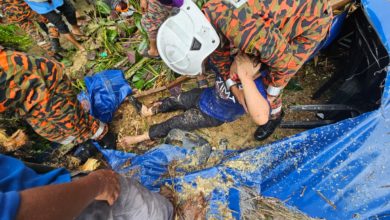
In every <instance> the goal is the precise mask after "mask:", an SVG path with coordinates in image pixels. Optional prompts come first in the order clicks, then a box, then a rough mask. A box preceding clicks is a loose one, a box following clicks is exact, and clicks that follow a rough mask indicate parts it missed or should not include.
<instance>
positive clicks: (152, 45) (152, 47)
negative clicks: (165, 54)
mask: <svg viewBox="0 0 390 220" xmlns="http://www.w3.org/2000/svg"><path fill="white" fill-rule="evenodd" d="M148 54H149V55H150V56H158V55H159V53H158V50H157V41H156V39H151V38H150V39H149V51H148Z"/></svg>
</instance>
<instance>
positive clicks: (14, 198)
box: [0, 191, 20, 220]
mask: <svg viewBox="0 0 390 220" xmlns="http://www.w3.org/2000/svg"><path fill="white" fill-rule="evenodd" d="M19 204H20V196H19V193H18V192H15V191H11V192H6V193H3V192H0V220H11V219H15V217H16V214H17V212H18V208H19Z"/></svg>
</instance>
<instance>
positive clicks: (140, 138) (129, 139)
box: [119, 132, 150, 148]
mask: <svg viewBox="0 0 390 220" xmlns="http://www.w3.org/2000/svg"><path fill="white" fill-rule="evenodd" d="M147 140H150V137H149V133H148V132H146V133H144V134H141V135H135V136H126V137H123V138H122V139H121V140H120V141H119V146H121V147H123V148H130V146H131V145H134V144H138V143H141V142H144V141H147Z"/></svg>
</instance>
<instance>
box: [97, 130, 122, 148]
mask: <svg viewBox="0 0 390 220" xmlns="http://www.w3.org/2000/svg"><path fill="white" fill-rule="evenodd" d="M117 138H118V135H117V134H114V133H112V132H111V131H108V132H107V134H106V135H104V137H103V138H101V139H100V140H98V141H97V142H98V143H99V145H100V146H101V147H102V148H104V149H113V150H115V149H116V142H117Z"/></svg>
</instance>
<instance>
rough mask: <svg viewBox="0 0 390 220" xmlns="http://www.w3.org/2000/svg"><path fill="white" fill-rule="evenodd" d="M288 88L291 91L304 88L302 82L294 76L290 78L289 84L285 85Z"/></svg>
mask: <svg viewBox="0 0 390 220" xmlns="http://www.w3.org/2000/svg"><path fill="white" fill-rule="evenodd" d="M285 89H286V90H290V91H301V90H303V88H302V86H301V84H300V83H299V81H298V80H297V79H296V78H292V79H291V80H290V82H289V83H288V84H287V86H286V87H285Z"/></svg>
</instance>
